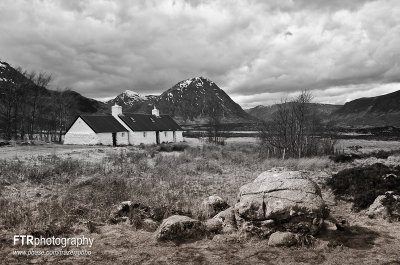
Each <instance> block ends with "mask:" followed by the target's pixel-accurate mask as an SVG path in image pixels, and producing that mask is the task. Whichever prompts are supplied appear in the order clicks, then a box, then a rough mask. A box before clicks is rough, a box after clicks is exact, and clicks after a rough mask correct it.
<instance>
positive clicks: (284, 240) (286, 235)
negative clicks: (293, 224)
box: [268, 232, 298, 247]
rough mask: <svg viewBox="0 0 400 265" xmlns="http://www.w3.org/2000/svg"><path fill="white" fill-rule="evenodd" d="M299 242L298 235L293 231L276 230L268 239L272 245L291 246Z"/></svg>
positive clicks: (269, 244)
mask: <svg viewBox="0 0 400 265" xmlns="http://www.w3.org/2000/svg"><path fill="white" fill-rule="evenodd" d="M297 242H298V235H296V234H295V233H292V232H275V233H273V234H272V235H271V236H270V237H269V240H268V246H270V247H282V246H284V247H290V246H293V245H295V244H296V243H297Z"/></svg>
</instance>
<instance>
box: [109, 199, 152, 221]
mask: <svg viewBox="0 0 400 265" xmlns="http://www.w3.org/2000/svg"><path fill="white" fill-rule="evenodd" d="M153 215H154V214H153V211H152V210H151V209H150V207H149V206H146V205H143V204H141V203H133V202H132V201H124V202H121V203H120V204H119V205H118V206H117V207H116V208H115V209H114V210H113V211H112V212H111V215H110V219H109V221H110V223H112V224H117V223H120V222H124V221H125V220H126V218H125V217H127V218H129V219H130V220H131V222H134V223H136V222H139V221H140V220H144V219H148V218H152V217H153Z"/></svg>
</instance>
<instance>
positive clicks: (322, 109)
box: [246, 103, 341, 121]
mask: <svg viewBox="0 0 400 265" xmlns="http://www.w3.org/2000/svg"><path fill="white" fill-rule="evenodd" d="M287 104H290V103H287ZM280 105H281V104H274V105H271V106H262V105H259V106H256V107H254V108H250V109H247V110H246V112H247V113H248V114H250V115H251V116H253V117H255V118H257V119H260V120H264V121H271V120H272V117H273V116H274V114H275V113H276V112H277V111H278V109H279V106H280ZM308 107H309V108H310V111H311V112H312V113H316V115H317V116H318V117H319V118H320V119H321V120H325V121H326V120H329V119H330V115H331V114H332V113H333V112H335V111H336V110H338V109H339V108H340V107H341V105H331V104H320V103H308Z"/></svg>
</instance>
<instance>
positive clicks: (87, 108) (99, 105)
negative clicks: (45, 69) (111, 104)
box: [0, 61, 108, 113]
mask: <svg viewBox="0 0 400 265" xmlns="http://www.w3.org/2000/svg"><path fill="white" fill-rule="evenodd" d="M10 85H12V86H15V87H18V88H21V89H25V90H28V92H29V91H31V90H33V89H34V88H35V87H36V85H35V84H34V83H33V82H32V81H31V80H28V79H27V77H25V76H24V75H23V74H21V73H20V72H19V71H17V70H16V69H15V68H13V67H12V66H10V65H9V64H8V63H6V62H2V61H0V90H2V89H6V88H7V87H8V86H10ZM38 89H39V93H40V95H41V97H43V98H48V100H44V102H48V103H50V100H49V98H50V97H51V96H52V95H54V94H58V93H60V92H59V91H54V90H49V89H46V88H43V87H39V88H38ZM28 94H29V93H28ZM65 94H66V95H68V96H70V97H71V98H72V99H73V101H74V102H75V106H76V108H77V111H78V113H96V112H100V113H103V112H107V111H108V108H107V106H106V104H105V103H103V102H100V101H97V100H94V99H90V98H87V97H84V96H82V95H81V94H79V93H77V92H75V91H66V92H65ZM0 104H1V102H0Z"/></svg>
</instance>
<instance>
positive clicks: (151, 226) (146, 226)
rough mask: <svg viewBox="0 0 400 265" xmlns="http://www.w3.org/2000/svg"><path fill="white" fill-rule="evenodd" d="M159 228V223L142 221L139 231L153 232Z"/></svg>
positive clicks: (150, 220) (148, 220)
mask: <svg viewBox="0 0 400 265" xmlns="http://www.w3.org/2000/svg"><path fill="white" fill-rule="evenodd" d="M158 226H159V223H157V222H156V221H154V220H152V219H148V218H147V219H144V220H143V221H142V223H141V227H140V228H141V229H143V230H144V231H147V232H155V231H156V230H157V228H158Z"/></svg>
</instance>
